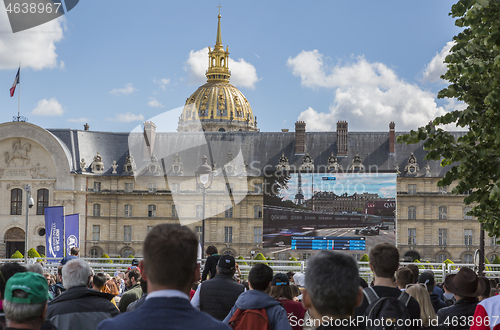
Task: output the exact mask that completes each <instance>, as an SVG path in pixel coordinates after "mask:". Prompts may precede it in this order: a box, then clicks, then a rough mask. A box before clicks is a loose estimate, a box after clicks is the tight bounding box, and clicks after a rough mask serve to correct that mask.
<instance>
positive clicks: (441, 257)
mask: <svg viewBox="0 0 500 330" xmlns="http://www.w3.org/2000/svg"><path fill="white" fill-rule="evenodd" d="M446 259H448V257H447V256H446V254H444V253H440V254H438V262H440V263H443V262H444V261H445V260H446Z"/></svg>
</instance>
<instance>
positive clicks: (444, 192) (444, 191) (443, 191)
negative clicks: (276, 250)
mask: <svg viewBox="0 0 500 330" xmlns="http://www.w3.org/2000/svg"><path fill="white" fill-rule="evenodd" d="M439 193H440V194H443V195H444V194H447V193H448V187H447V186H444V187H439Z"/></svg>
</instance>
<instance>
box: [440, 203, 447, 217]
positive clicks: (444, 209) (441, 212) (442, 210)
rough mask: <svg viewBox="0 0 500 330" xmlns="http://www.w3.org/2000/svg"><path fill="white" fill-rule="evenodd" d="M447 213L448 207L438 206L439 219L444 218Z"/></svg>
mask: <svg viewBox="0 0 500 330" xmlns="http://www.w3.org/2000/svg"><path fill="white" fill-rule="evenodd" d="M447 214H448V208H447V207H446V206H440V207H439V220H446V218H447Z"/></svg>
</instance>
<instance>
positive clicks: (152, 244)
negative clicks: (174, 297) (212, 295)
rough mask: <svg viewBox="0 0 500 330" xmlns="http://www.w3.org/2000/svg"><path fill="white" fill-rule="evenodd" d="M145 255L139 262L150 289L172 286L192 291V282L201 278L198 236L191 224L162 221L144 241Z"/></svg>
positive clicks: (187, 291) (186, 291) (187, 292)
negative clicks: (187, 225)
mask: <svg viewBox="0 0 500 330" xmlns="http://www.w3.org/2000/svg"><path fill="white" fill-rule="evenodd" d="M143 251H144V252H143V254H144V259H143V260H142V261H141V262H140V263H139V267H140V268H141V273H142V276H144V278H145V280H146V281H148V292H149V293H151V292H154V291H157V290H161V289H165V288H169V289H175V290H180V291H182V292H185V293H186V294H189V291H190V289H191V285H192V284H193V283H194V282H196V281H197V280H198V279H199V278H200V267H199V265H198V263H197V260H196V258H197V256H198V239H197V237H196V234H195V233H194V232H192V231H191V230H190V229H189V228H187V227H183V226H180V225H174V224H161V225H158V226H156V227H154V228H153V229H151V231H150V232H149V234H148V235H147V236H146V240H145V241H144V249H143Z"/></svg>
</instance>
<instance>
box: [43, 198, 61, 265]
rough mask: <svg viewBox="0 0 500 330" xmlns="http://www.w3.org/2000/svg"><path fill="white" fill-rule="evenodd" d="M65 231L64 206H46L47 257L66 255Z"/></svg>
mask: <svg viewBox="0 0 500 330" xmlns="http://www.w3.org/2000/svg"><path fill="white" fill-rule="evenodd" d="M63 233H64V208H63V207H62V206H51V207H46V208H45V240H46V245H47V257H49V258H62V257H64V248H63V244H64V241H63V239H64V238H63Z"/></svg>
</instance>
